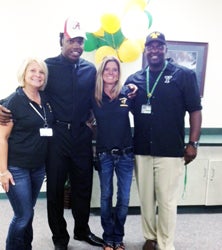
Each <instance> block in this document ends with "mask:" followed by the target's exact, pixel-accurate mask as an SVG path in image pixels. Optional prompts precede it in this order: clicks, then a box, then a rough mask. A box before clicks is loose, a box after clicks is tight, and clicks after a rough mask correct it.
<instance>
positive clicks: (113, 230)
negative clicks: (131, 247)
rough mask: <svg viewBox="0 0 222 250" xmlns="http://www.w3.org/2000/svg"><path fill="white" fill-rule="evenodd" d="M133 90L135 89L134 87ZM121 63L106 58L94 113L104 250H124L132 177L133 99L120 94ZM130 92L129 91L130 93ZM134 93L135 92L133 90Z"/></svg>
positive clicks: (98, 74) (99, 81)
mask: <svg viewBox="0 0 222 250" xmlns="http://www.w3.org/2000/svg"><path fill="white" fill-rule="evenodd" d="M131 87H132V88H134V87H133V86H131ZM121 89H122V85H121V82H120V62H119V60H118V59H117V58H115V57H112V56H108V57H105V58H104V59H103V61H102V63H101V65H100V67H99V68H98V71H97V78H96V88H95V96H94V98H93V112H94V115H95V118H96V124H97V136H96V152H97V156H98V160H99V168H98V172H99V178H100V187H101V223H102V227H103V230H104V233H103V240H104V242H105V245H104V249H105V250H112V249H116V250H121V249H125V246H124V243H123V237H124V224H125V221H126V216H127V212H128V204H129V194H130V187H131V182H132V175H133V166H134V164H133V161H134V160H133V159H134V156H133V148H132V134H131V127H130V120H129V111H130V103H131V99H129V98H128V96H127V93H123V92H121ZM129 90H130V89H129ZM134 91H135V89H134ZM114 172H115V174H116V177H117V203H116V206H115V209H114V210H113V208H112V199H113V176H114Z"/></svg>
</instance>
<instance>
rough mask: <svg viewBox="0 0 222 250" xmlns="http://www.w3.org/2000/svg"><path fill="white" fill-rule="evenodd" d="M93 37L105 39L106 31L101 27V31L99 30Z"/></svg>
mask: <svg viewBox="0 0 222 250" xmlns="http://www.w3.org/2000/svg"><path fill="white" fill-rule="evenodd" d="M93 35H95V36H99V37H103V36H104V30H103V28H102V27H101V28H100V29H99V30H97V31H96V32H93Z"/></svg>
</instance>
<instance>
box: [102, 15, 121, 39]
mask: <svg viewBox="0 0 222 250" xmlns="http://www.w3.org/2000/svg"><path fill="white" fill-rule="evenodd" d="M101 24H102V28H103V29H104V31H106V32H108V33H110V34H113V33H116V32H117V31H118V30H119V29H120V19H119V17H118V16H116V15H114V14H104V15H102V16H101Z"/></svg>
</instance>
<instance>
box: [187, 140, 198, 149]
mask: <svg viewBox="0 0 222 250" xmlns="http://www.w3.org/2000/svg"><path fill="white" fill-rule="evenodd" d="M188 145H191V146H193V147H194V148H198V146H199V142H198V141H189V142H188Z"/></svg>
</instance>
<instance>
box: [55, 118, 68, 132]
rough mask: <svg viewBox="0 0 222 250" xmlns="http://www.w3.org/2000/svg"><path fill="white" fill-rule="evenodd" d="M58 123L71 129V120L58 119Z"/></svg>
mask: <svg viewBox="0 0 222 250" xmlns="http://www.w3.org/2000/svg"><path fill="white" fill-rule="evenodd" d="M56 124H57V125H59V126H63V127H65V128H67V129H68V130H69V129H71V126H72V124H71V122H64V121H59V120H56Z"/></svg>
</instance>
